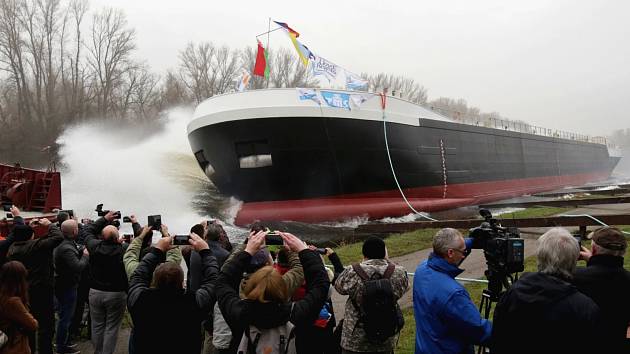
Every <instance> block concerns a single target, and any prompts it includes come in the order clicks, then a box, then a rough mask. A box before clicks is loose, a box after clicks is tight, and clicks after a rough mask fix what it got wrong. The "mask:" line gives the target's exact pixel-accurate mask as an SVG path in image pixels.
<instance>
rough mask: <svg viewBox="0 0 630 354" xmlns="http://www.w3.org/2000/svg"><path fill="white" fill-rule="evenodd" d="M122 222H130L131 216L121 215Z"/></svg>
mask: <svg viewBox="0 0 630 354" xmlns="http://www.w3.org/2000/svg"><path fill="white" fill-rule="evenodd" d="M123 222H131V218H130V217H128V216H123Z"/></svg>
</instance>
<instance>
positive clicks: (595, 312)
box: [491, 273, 603, 354]
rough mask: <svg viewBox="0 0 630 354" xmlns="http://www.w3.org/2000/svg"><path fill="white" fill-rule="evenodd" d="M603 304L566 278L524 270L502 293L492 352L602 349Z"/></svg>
mask: <svg viewBox="0 0 630 354" xmlns="http://www.w3.org/2000/svg"><path fill="white" fill-rule="evenodd" d="M599 325H600V310H599V307H598V306H597V305H596V304H595V302H593V300H591V299H590V298H589V297H587V296H586V295H584V294H582V293H581V292H579V291H578V290H577V289H576V288H575V287H574V286H573V285H571V284H570V283H568V282H567V281H565V280H563V279H561V278H559V277H556V276H554V275H550V274H543V273H526V274H524V275H523V276H522V277H521V278H520V279H519V280H518V281H517V282H516V283H514V284H513V285H512V287H511V288H510V289H509V290H508V291H506V292H505V294H504V295H503V296H502V297H501V298H500V300H499V302H498V304H497V306H496V308H495V310H494V318H493V328H492V344H491V348H492V353H497V354H502V353H514V354H519V353H523V354H525V353H571V354H579V353H585V354H586V353H591V354H592V353H603V352H602V351H600V350H599V343H600V338H601V337H600V331H599V328H598V326H599Z"/></svg>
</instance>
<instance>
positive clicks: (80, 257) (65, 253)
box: [53, 219, 89, 353]
mask: <svg viewBox="0 0 630 354" xmlns="http://www.w3.org/2000/svg"><path fill="white" fill-rule="evenodd" d="M61 232H62V233H63V238H64V239H63V242H61V244H60V245H59V246H57V248H55V251H54V252H53V258H54V264H55V296H56V297H57V304H58V315H59V321H58V322H57V353H78V352H77V351H75V350H73V347H74V345H73V344H72V343H69V342H68V329H69V327H70V322H71V321H72V316H73V315H74V310H75V307H76V302H77V288H78V284H79V280H80V278H81V273H82V272H83V270H84V269H85V268H86V266H87V264H88V259H89V253H88V251H87V249H86V248H83V247H79V246H78V245H77V244H76V242H75V240H76V238H77V235H78V233H79V226H78V224H77V222H76V221H74V220H72V219H70V220H66V221H64V222H63V223H62V224H61Z"/></svg>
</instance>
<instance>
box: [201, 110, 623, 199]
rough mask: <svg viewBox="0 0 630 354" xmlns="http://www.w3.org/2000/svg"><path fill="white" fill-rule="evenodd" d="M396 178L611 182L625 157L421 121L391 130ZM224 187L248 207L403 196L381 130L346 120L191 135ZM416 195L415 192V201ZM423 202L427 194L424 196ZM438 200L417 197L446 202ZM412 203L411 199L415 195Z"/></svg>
mask: <svg viewBox="0 0 630 354" xmlns="http://www.w3.org/2000/svg"><path fill="white" fill-rule="evenodd" d="M387 137H388V142H389V150H390V153H391V157H392V161H393V166H394V170H395V172H396V175H397V177H398V180H399V182H400V184H401V186H402V187H403V188H405V189H412V188H422V187H431V186H438V187H439V186H443V185H444V184H445V178H444V177H445V175H444V168H445V169H446V184H448V185H453V184H454V185H458V184H469V183H478V182H492V181H508V180H521V179H527V178H537V177H553V176H570V175H586V174H599V175H606V176H607V175H609V174H610V172H611V171H612V170H613V169H614V167H615V165H616V164H617V162H618V160H619V159H618V158H615V157H609V155H608V150H607V148H606V146H604V145H601V144H594V143H586V142H580V141H573V140H566V139H559V138H552V137H544V136H538V135H532V134H524V133H517V132H511V131H503V130H497V129H490V128H485V127H477V126H471V125H464V124H458V123H451V122H442V121H436V120H428V119H420V126H418V127H415V126H409V125H403V124H397V123H387ZM189 141H190V145H191V147H192V150H193V152H194V153H195V156H196V157H197V160H198V162H199V164H200V166H201V168H202V169H204V170H206V171H207V170H208V169H207V168H206V167H207V164H208V163H209V164H210V165H211V166H212V170H213V171H214V172H213V173H212V174H209V177H210V179H211V180H212V181H213V183H214V184H215V185H216V186H217V188H218V189H219V190H220V191H221V192H222V193H224V194H226V195H231V196H235V197H237V198H238V199H240V200H243V201H245V202H256V201H278V200H297V199H310V198H321V197H329V196H339V195H357V194H361V195H363V196H365V195H368V196H369V195H371V194H374V196H378V192H382V191H391V190H395V189H396V184H395V182H394V179H393V177H392V172H391V168H390V164H389V161H388V158H387V150H386V149H385V140H384V132H383V123H382V122H379V121H369V120H358V119H345V118H321V117H313V118H303V117H287V118H263V119H243V120H234V121H228V122H223V123H217V124H213V125H208V126H204V127H201V128H198V129H196V130H194V131H192V132H191V133H190V134H189ZM260 154H271V157H272V161H273V164H272V166H268V167H260V168H250V169H246V168H240V167H239V157H243V156H248V155H260ZM411 193H413V192H411ZM423 193H427V192H426V189H425V190H424V192H423ZM441 193H442V190H440V189H439V188H436V190H435V195H422V196H416V197H442V194H441ZM412 196H413V195H412Z"/></svg>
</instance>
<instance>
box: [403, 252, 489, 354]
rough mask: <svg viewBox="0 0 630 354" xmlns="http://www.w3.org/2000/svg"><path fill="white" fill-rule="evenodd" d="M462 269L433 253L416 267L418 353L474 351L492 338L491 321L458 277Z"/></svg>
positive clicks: (415, 291) (414, 297)
mask: <svg viewBox="0 0 630 354" xmlns="http://www.w3.org/2000/svg"><path fill="white" fill-rule="evenodd" d="M461 272H463V270H462V269H459V268H458V267H457V266H455V265H453V264H450V263H448V262H447V261H446V260H445V259H444V258H442V257H439V256H436V255H434V254H433V253H432V254H431V255H429V259H427V260H426V261H424V262H422V263H421V264H420V265H418V268H416V272H415V276H414V280H413V310H414V311H413V312H414V316H415V319H416V354H419V353H437V354H439V353H472V352H473V344H480V343H486V342H487V341H488V340H489V339H490V334H491V331H492V326H491V324H490V322H489V321H488V320H486V319H483V318H481V315H480V314H479V310H478V309H477V307H476V306H475V304H474V303H473V302H472V300H471V299H470V295H468V292H467V291H466V289H465V288H464V287H463V286H462V285H461V284H459V283H458V282H457V281H456V280H455V277H456V276H457V275H459V274H460V273H461Z"/></svg>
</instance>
